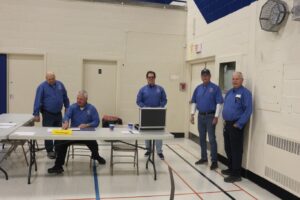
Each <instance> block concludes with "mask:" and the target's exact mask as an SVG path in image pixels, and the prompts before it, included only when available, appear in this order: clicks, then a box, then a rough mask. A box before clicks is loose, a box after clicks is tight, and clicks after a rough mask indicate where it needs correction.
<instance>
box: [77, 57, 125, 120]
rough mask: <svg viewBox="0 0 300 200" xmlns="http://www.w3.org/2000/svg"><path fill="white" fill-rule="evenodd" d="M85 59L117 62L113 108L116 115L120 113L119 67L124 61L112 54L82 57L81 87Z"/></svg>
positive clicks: (82, 85) (82, 86) (82, 84)
mask: <svg viewBox="0 0 300 200" xmlns="http://www.w3.org/2000/svg"><path fill="white" fill-rule="evenodd" d="M85 61H98V62H101V61H102V62H115V63H117V69H116V70H117V74H116V105H115V110H116V115H117V116H119V115H120V106H119V105H120V104H119V101H120V68H121V67H122V66H124V63H123V62H121V60H120V59H119V58H117V57H114V56H108V57H96V56H95V57H93V56H91V57H88V56H86V57H83V58H82V59H81V88H84V81H85V80H84V76H85V74H84V62H85Z"/></svg>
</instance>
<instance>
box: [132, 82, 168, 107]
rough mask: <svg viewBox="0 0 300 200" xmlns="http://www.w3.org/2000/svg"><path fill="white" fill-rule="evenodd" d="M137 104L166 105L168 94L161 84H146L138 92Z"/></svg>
mask: <svg viewBox="0 0 300 200" xmlns="http://www.w3.org/2000/svg"><path fill="white" fill-rule="evenodd" d="M136 104H137V105H138V106H139V107H165V105H166V104H167V95H166V93H165V90H164V89H163V88H162V87H161V86H159V85H149V84H148V85H145V86H144V87H142V88H141V89H140V91H139V92H138V94H137V98H136Z"/></svg>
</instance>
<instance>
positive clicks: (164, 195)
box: [101, 193, 194, 200]
mask: <svg viewBox="0 0 300 200" xmlns="http://www.w3.org/2000/svg"><path fill="white" fill-rule="evenodd" d="M176 195H178V196H183V195H194V193H179V194H175V196H176ZM168 196H170V195H169V194H162V195H159V194H158V195H144V196H142V195H141V196H127V197H106V198H105V197H104V198H101V199H110V200H112V199H129V198H130V199H133V198H153V197H168Z"/></svg>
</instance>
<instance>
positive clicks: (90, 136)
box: [9, 127, 174, 184]
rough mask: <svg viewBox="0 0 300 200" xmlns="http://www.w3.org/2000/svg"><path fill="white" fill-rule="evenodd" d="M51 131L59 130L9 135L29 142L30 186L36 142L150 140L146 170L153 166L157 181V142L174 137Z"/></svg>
mask: <svg viewBox="0 0 300 200" xmlns="http://www.w3.org/2000/svg"><path fill="white" fill-rule="evenodd" d="M49 129H57V127H56V128H50V127H20V128H18V129H17V130H15V131H14V133H12V134H10V135H9V139H11V140H29V144H30V145H29V147H30V148H29V149H30V165H29V172H28V184H30V178H31V169H32V166H33V165H35V171H37V163H36V159H35V152H36V149H35V143H36V140H122V141H132V140H138V141H144V140H150V141H151V145H152V154H150V155H149V157H148V160H147V162H146V168H147V169H148V163H149V162H150V163H151V164H152V165H153V171H154V180H156V176H157V174H156V168H155V160H154V155H155V153H154V152H155V140H169V139H173V138H174V136H173V135H172V134H170V133H168V132H166V131H141V132H139V133H134V132H133V131H132V130H128V129H127V128H115V129H114V130H113V131H111V130H110V129H109V128H97V129H95V131H73V133H72V135H53V134H52V133H51V132H50V131H49Z"/></svg>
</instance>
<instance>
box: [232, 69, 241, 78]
mask: <svg viewBox="0 0 300 200" xmlns="http://www.w3.org/2000/svg"><path fill="white" fill-rule="evenodd" d="M234 75H237V76H238V77H239V78H240V79H244V76H243V73H242V72H238V71H235V72H233V74H232V76H234Z"/></svg>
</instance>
